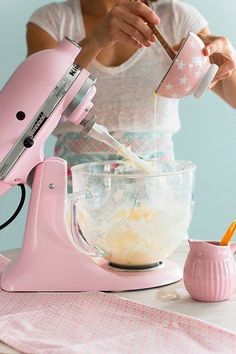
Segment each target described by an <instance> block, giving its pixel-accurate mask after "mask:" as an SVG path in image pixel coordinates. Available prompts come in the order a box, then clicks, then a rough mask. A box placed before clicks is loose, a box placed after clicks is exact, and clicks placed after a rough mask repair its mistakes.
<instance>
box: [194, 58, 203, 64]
mask: <svg viewBox="0 0 236 354" xmlns="http://www.w3.org/2000/svg"><path fill="white" fill-rule="evenodd" d="M192 63H193V65H195V66H202V58H201V57H193V58H192Z"/></svg>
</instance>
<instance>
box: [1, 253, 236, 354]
mask: <svg viewBox="0 0 236 354" xmlns="http://www.w3.org/2000/svg"><path fill="white" fill-rule="evenodd" d="M7 262H8V260H7V259H6V258H5V257H2V256H0V271H1V270H2V269H3V267H4V266H5V265H6V264H7ZM0 340H1V341H2V342H5V343H6V344H8V345H10V346H11V347H13V348H15V349H17V350H18V351H20V352H23V353H31V354H33V353H42V354H47V353H53V354H60V353H63V354H75V353H76V354H77V353H82V354H144V353H145V354H146V353H147V354H157V353H158V354H160V353H163V354H167V353H171V354H172V353H173V354H174V353H175V354H205V353H206V354H209V353H219V354H233V353H236V334H235V333H233V332H230V331H226V330H224V329H222V328H219V327H216V326H214V325H212V324H209V323H206V322H203V321H200V320H198V319H195V318H192V317H190V316H186V315H181V314H177V313H175V312H171V311H166V310H159V309H156V308H153V307H149V306H146V305H143V304H140V303H137V302H133V301H130V300H124V299H122V298H120V297H118V296H117V295H114V294H104V293H99V292H87V293H7V292H4V291H2V290H0Z"/></svg>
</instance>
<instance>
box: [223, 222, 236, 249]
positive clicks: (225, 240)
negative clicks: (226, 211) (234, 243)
mask: <svg viewBox="0 0 236 354" xmlns="http://www.w3.org/2000/svg"><path fill="white" fill-rule="evenodd" d="M235 230H236V220H234V221H233V222H232V223H231V225H230V226H229V228H228V230H227V231H226V233H225V234H224V236H223V237H222V239H221V241H220V245H221V246H227V245H228V243H229V241H230V239H231V237H232V236H233V234H234V232H235Z"/></svg>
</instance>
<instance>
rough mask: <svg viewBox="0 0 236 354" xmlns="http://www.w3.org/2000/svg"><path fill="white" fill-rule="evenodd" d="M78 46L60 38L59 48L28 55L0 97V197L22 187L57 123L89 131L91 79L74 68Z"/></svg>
mask: <svg viewBox="0 0 236 354" xmlns="http://www.w3.org/2000/svg"><path fill="white" fill-rule="evenodd" d="M80 50H81V48H80V47H79V46H78V45H77V44H76V43H75V42H73V41H70V40H69V39H64V40H63V41H62V42H61V43H60V44H59V45H58V47H57V48H55V49H49V50H44V51H42V52H38V53H35V54H34V55H32V56H30V57H28V58H27V59H26V60H25V61H24V62H23V63H22V64H21V65H20V66H19V67H18V68H17V69H16V71H15V72H14V74H13V75H12V77H11V78H10V79H9V81H8V82H7V84H6V85H5V87H4V88H3V89H2V91H1V93H0V107H1V127H2V129H1V130H0V141H1V149H0V195H2V194H4V193H5V192H6V191H7V190H8V189H9V188H11V187H12V186H14V185H16V184H20V183H23V184H24V183H26V179H27V176H28V174H29V172H30V171H31V170H32V169H33V168H34V167H35V166H36V165H37V164H39V163H40V162H42V161H43V158H44V154H43V147H44V144H45V141H46V139H47V138H48V136H49V135H50V134H51V133H52V131H53V130H54V129H55V127H56V126H57V125H58V123H59V121H60V120H61V119H62V120H63V121H66V120H70V121H71V122H73V123H74V124H76V125H78V126H79V127H80V130H81V131H82V130H84V131H89V129H90V127H91V126H92V125H93V123H94V122H93V119H92V121H91V120H90V119H89V118H86V115H87V113H88V112H89V111H90V109H91V108H92V106H93V103H92V102H91V99H92V98H93V96H94V94H95V92H96V88H95V86H94V84H95V81H96V80H95V78H93V77H92V75H90V73H89V72H88V71H86V70H84V69H82V68H80V67H79V66H78V65H75V64H74V61H75V58H76V57H77V55H78V54H79V52H80Z"/></svg>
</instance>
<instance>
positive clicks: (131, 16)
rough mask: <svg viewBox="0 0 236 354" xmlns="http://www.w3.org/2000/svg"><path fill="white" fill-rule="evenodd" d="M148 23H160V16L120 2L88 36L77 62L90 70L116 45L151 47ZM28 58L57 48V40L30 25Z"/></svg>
mask: <svg viewBox="0 0 236 354" xmlns="http://www.w3.org/2000/svg"><path fill="white" fill-rule="evenodd" d="M147 22H151V23H153V24H159V22H160V19H159V17H158V16H157V15H156V14H155V12H153V11H152V10H151V9H150V8H149V7H148V6H146V5H145V4H143V3H138V2H130V1H127V2H126V1H123V0H118V1H117V3H116V5H115V6H114V7H113V8H112V9H111V11H110V12H108V13H107V15H106V16H104V17H103V18H102V19H101V21H100V22H99V24H98V26H97V27H96V28H95V30H94V31H93V32H92V33H91V34H90V35H89V36H87V37H85V38H84V39H83V40H82V41H81V42H80V43H79V45H80V46H81V47H82V50H81V52H80V54H79V55H78V57H77V59H76V63H78V64H79V65H81V66H82V67H85V68H86V67H88V66H89V64H90V63H91V61H92V60H93V59H94V58H95V57H96V56H97V55H98V54H99V52H100V51H102V50H103V49H105V48H107V47H109V46H112V45H113V44H115V43H116V42H118V41H120V42H124V43H126V44H129V45H130V46H132V47H134V48H137V49H138V48H140V47H143V46H145V47H150V45H151V43H152V42H155V41H156V37H155V35H154V33H153V31H152V30H151V29H150V27H149V26H148V25H147ZM27 46H28V55H30V54H33V53H35V52H37V51H40V50H43V49H48V48H55V47H56V46H57V41H56V40H55V39H54V38H53V37H52V36H50V35H49V34H48V33H47V32H45V31H44V30H43V29H42V28H40V27H39V26H37V25H35V24H33V23H28V25H27Z"/></svg>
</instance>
